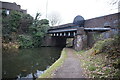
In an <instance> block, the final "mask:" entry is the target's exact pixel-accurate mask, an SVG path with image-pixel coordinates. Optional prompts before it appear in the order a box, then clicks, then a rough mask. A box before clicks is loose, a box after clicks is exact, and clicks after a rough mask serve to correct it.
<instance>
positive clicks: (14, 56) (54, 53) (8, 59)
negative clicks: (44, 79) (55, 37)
mask: <svg viewBox="0 0 120 80" xmlns="http://www.w3.org/2000/svg"><path fill="white" fill-rule="evenodd" d="M61 51H62V48H56V47H42V48H35V49H21V50H18V51H15V52H13V51H3V55H2V76H3V78H15V79H18V78H21V79H22V78H37V77H38V76H40V75H41V74H42V73H43V72H44V71H45V70H46V69H47V68H49V66H51V65H52V64H53V63H54V62H55V61H56V60H57V59H58V58H59V57H60V54H61Z"/></svg>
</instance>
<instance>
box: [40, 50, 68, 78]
mask: <svg viewBox="0 0 120 80" xmlns="http://www.w3.org/2000/svg"><path fill="white" fill-rule="evenodd" d="M66 57H67V54H66V49H65V48H64V49H63V50H62V52H61V56H60V58H59V59H58V60H57V61H56V62H55V63H53V65H51V66H50V67H49V68H48V69H47V70H46V71H45V72H44V73H43V74H42V75H41V76H39V78H38V80H39V79H40V78H52V76H53V72H54V71H55V70H56V69H57V68H58V67H60V66H61V65H62V64H63V62H64V60H65V59H66Z"/></svg>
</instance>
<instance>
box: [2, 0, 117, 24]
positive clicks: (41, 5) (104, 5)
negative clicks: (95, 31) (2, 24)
mask: <svg viewBox="0 0 120 80" xmlns="http://www.w3.org/2000/svg"><path fill="white" fill-rule="evenodd" d="M2 1H6V2H16V3H17V4H19V5H21V8H22V9H27V13H29V14H31V15H32V16H35V14H36V13H37V12H40V13H41V14H42V17H41V18H46V3H47V1H48V5H47V15H49V14H50V13H52V12H56V13H59V15H60V16H61V18H62V22H61V24H65V23H71V22H73V19H74V17H75V16H77V15H81V16H83V17H84V18H85V19H90V18H94V17H99V16H103V15H108V14H112V13H117V12H118V9H117V8H118V4H116V5H114V6H112V5H110V3H111V1H115V0H111V1H110V0H2Z"/></svg>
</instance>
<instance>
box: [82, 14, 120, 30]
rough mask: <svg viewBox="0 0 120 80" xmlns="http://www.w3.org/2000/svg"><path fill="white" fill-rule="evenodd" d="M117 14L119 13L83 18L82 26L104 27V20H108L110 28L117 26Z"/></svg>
mask: <svg viewBox="0 0 120 80" xmlns="http://www.w3.org/2000/svg"><path fill="white" fill-rule="evenodd" d="M119 15H120V13H115V14H111V15H106V16H101V17H96V18H92V19H88V20H85V24H84V27H86V28H88V27H89V28H94V27H104V24H105V23H106V22H109V23H110V25H111V27H112V28H116V27H117V26H118V23H120V19H119V18H118V16H119Z"/></svg>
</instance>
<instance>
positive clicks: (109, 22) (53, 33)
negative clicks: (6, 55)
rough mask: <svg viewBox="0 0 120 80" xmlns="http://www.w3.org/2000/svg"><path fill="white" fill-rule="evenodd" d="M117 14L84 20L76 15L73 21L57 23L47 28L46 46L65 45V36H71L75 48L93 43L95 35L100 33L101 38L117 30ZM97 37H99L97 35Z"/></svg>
mask: <svg viewBox="0 0 120 80" xmlns="http://www.w3.org/2000/svg"><path fill="white" fill-rule="evenodd" d="M118 14H119V13H116V14H112V15H107V16H102V17H98V18H93V19H89V20H84V18H83V17H82V16H76V17H75V19H74V21H73V23H68V24H64V25H59V26H55V27H52V28H50V29H49V30H48V34H49V35H50V36H49V40H47V41H48V42H47V43H46V44H47V46H65V44H66V39H67V38H73V47H74V48H75V49H76V50H81V49H84V48H86V47H88V46H90V45H93V43H94V42H95V40H94V39H93V38H94V37H95V36H94V35H96V34H98V35H100V34H102V36H103V38H104V39H105V38H109V37H111V35H114V33H117V32H118V29H117V26H118V23H119V21H120V20H118ZM98 38H99V37H98Z"/></svg>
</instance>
